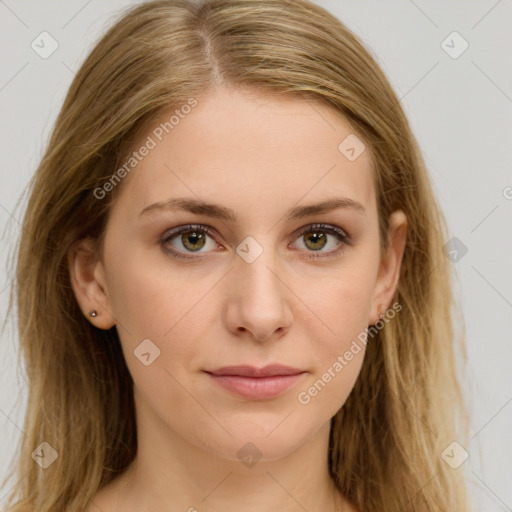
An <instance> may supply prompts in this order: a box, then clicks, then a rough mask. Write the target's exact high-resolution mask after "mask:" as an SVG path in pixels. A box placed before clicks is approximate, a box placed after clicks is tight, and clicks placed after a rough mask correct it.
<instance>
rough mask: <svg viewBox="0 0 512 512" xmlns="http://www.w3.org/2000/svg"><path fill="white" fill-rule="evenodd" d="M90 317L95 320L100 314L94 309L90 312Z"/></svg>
mask: <svg viewBox="0 0 512 512" xmlns="http://www.w3.org/2000/svg"><path fill="white" fill-rule="evenodd" d="M89 316H90V317H92V318H95V317H97V316H98V312H97V311H96V310H95V309H92V310H91V311H89Z"/></svg>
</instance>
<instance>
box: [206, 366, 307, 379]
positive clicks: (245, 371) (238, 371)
mask: <svg viewBox="0 0 512 512" xmlns="http://www.w3.org/2000/svg"><path fill="white" fill-rule="evenodd" d="M304 372H305V370H300V369H299V368H293V367H291V366H284V365H282V364H271V365H268V366H265V367H263V368H257V367H255V366H250V365H238V366H225V367H223V368H219V369H217V370H211V371H210V370H208V371H206V373H211V374H213V375H238V376H240V377H276V376H280V375H298V374H299V373H304Z"/></svg>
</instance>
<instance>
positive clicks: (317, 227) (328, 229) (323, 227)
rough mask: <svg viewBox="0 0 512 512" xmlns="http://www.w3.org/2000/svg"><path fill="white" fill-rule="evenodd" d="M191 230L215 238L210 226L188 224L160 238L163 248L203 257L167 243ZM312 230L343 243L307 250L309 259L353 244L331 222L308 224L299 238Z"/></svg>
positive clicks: (178, 255) (175, 253)
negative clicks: (320, 250)
mask: <svg viewBox="0 0 512 512" xmlns="http://www.w3.org/2000/svg"><path fill="white" fill-rule="evenodd" d="M189 231H195V232H199V233H202V234H206V235H208V236H209V237H210V238H212V239H214V240H215V235H214V232H213V230H212V229H211V228H210V227H209V226H206V225H202V224H188V225H184V226H180V227H178V228H176V229H174V230H172V231H170V232H167V233H166V234H165V235H164V237H163V238H162V239H161V240H160V244H161V246H162V248H163V249H164V251H165V252H167V253H169V254H171V256H173V257H175V258H181V259H188V260H190V259H195V260H197V259H199V258H201V256H197V255H196V256H185V255H184V253H183V252H182V251H178V250H176V249H174V248H171V247H169V246H168V245H167V244H168V242H169V241H170V240H172V239H173V238H175V237H177V236H178V235H180V234H182V233H187V232H189ZM310 232H316V233H318V232H320V233H326V234H329V235H333V236H335V237H336V238H337V239H338V241H339V242H341V245H340V246H339V247H337V248H336V249H334V250H332V251H329V252H327V253H320V254H314V251H307V252H311V253H313V254H310V255H308V256H306V258H307V259H317V258H329V257H333V256H336V255H338V254H339V253H340V252H341V251H342V250H343V249H344V248H345V246H346V245H351V239H350V235H348V234H347V233H346V232H345V231H344V230H342V229H340V228H338V227H337V226H332V225H329V224H309V225H307V226H304V227H303V228H302V229H301V230H300V232H299V234H298V236H297V238H300V237H301V236H304V235H305V234H306V233H310ZM297 238H296V239H297ZM190 254H193V253H190Z"/></svg>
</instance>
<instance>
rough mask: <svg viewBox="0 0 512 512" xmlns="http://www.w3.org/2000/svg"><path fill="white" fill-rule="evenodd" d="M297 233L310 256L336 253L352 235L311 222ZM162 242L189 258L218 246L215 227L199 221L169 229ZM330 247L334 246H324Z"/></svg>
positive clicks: (324, 255) (348, 241)
mask: <svg viewBox="0 0 512 512" xmlns="http://www.w3.org/2000/svg"><path fill="white" fill-rule="evenodd" d="M297 236H298V238H297V239H296V240H300V242H301V243H299V248H300V249H301V251H302V250H303V251H304V252H306V253H309V254H307V256H306V258H320V257H330V256H334V255H336V254H338V253H339V252H340V251H341V250H343V249H344V248H345V246H346V245H350V244H351V240H350V236H349V235H348V234H347V233H346V232H345V231H343V230H342V229H340V228H338V227H337V226H331V225H328V224H310V225H308V226H305V227H304V228H302V230H301V231H300V232H299V234H298V235H297ZM330 238H333V240H330ZM160 244H161V245H162V248H163V249H164V250H165V251H166V252H168V253H170V254H171V256H173V257H176V258H189V259H190V258H195V257H196V256H194V255H193V254H194V253H195V254H202V253H208V252H210V251H211V250H215V249H216V248H217V247H218V244H217V243H216V242H215V240H214V234H213V230H212V229H211V228H210V227H209V226H204V225H197V224H196V225H193V224H190V225H186V226H179V227H178V228H175V229H173V230H171V231H168V232H167V233H166V234H165V235H164V237H163V239H162V240H161V241H160ZM326 247H327V248H328V249H329V248H330V250H323V249H325V248H326ZM187 253H188V254H187Z"/></svg>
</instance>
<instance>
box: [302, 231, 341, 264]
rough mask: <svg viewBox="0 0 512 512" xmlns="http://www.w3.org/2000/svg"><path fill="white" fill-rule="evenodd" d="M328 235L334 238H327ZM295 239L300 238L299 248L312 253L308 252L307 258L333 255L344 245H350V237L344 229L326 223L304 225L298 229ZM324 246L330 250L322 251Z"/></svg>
mask: <svg viewBox="0 0 512 512" xmlns="http://www.w3.org/2000/svg"><path fill="white" fill-rule="evenodd" d="M330 237H332V238H334V240H329V238H330ZM297 240H300V242H301V244H299V246H301V245H302V247H301V248H304V249H305V250H306V252H309V253H313V254H308V255H307V256H306V257H307V258H319V257H320V258H322V257H329V256H334V255H335V254H338V253H339V252H340V251H341V250H343V249H344V248H345V246H346V245H350V237H349V235H348V234H347V233H346V232H345V231H343V230H342V229H340V228H338V227H337V226H331V225H328V224H311V225H309V226H305V227H304V228H302V230H301V231H300V233H299V237H298V239H297ZM326 247H328V248H329V247H330V248H331V250H325V251H324V250H323V249H324V248H326ZM315 253H317V254H315Z"/></svg>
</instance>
